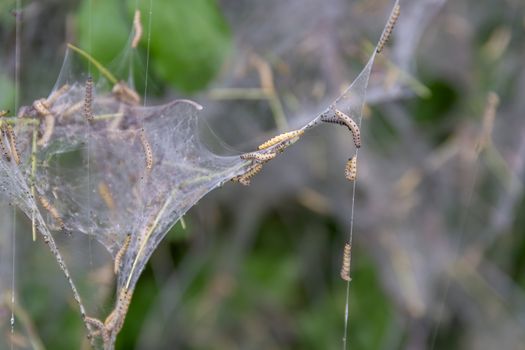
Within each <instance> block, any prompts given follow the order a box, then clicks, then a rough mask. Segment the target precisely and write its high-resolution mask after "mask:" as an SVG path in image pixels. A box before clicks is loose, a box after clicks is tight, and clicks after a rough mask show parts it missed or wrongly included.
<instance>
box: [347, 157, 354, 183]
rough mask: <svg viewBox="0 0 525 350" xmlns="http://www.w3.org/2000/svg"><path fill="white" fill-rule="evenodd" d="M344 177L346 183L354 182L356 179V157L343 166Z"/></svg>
mask: <svg viewBox="0 0 525 350" xmlns="http://www.w3.org/2000/svg"><path fill="white" fill-rule="evenodd" d="M345 177H346V178H347V179H348V181H355V179H356V178H357V157H356V156H353V157H352V158H350V159H348V162H346V166H345Z"/></svg>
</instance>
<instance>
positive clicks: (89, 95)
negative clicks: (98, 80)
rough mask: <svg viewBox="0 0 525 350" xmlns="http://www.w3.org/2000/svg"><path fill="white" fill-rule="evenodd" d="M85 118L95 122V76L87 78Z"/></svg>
mask: <svg viewBox="0 0 525 350" xmlns="http://www.w3.org/2000/svg"><path fill="white" fill-rule="evenodd" d="M84 118H86V119H87V120H88V121H89V122H93V120H94V117H93V78H92V77H90V76H89V77H88V78H87V80H86V87H85V94H84Z"/></svg>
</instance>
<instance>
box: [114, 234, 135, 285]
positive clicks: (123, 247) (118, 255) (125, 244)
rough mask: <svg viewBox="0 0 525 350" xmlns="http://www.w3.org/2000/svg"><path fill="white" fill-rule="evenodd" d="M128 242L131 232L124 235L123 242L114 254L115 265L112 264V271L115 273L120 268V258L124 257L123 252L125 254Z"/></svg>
mask: <svg viewBox="0 0 525 350" xmlns="http://www.w3.org/2000/svg"><path fill="white" fill-rule="evenodd" d="M130 242H131V234H129V233H128V234H127V235H126V238H125V239H124V244H123V245H122V247H121V248H120V249H119V251H118V252H117V255H115V265H114V266H113V271H114V272H115V275H116V274H117V273H118V271H119V269H120V264H121V262H122V258H123V257H124V254H126V251H127V250H128V247H129V243H130Z"/></svg>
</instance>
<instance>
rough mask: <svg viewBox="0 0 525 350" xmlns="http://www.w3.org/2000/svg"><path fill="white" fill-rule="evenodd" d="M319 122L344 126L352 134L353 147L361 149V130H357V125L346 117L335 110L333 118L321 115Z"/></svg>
mask: <svg viewBox="0 0 525 350" xmlns="http://www.w3.org/2000/svg"><path fill="white" fill-rule="evenodd" d="M321 120H322V121H323V122H326V123H332V124H339V125H344V126H346V127H347V128H348V130H350V132H351V133H352V138H353V140H354V145H355V147H356V148H360V147H361V130H359V126H358V125H357V123H356V122H355V121H354V120H353V119H352V118H350V117H349V116H348V115H346V114H345V113H343V112H341V111H340V110H338V109H336V110H335V114H334V115H333V116H327V115H323V116H321Z"/></svg>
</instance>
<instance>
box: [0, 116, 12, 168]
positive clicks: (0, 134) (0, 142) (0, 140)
mask: <svg viewBox="0 0 525 350" xmlns="http://www.w3.org/2000/svg"><path fill="white" fill-rule="evenodd" d="M4 135H5V128H4V125H2V126H1V128H0V149H1V150H2V153H3V154H4V158H5V160H6V161H8V162H10V161H11V157H10V156H9V153H8V152H7V148H6V147H5V144H4Z"/></svg>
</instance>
